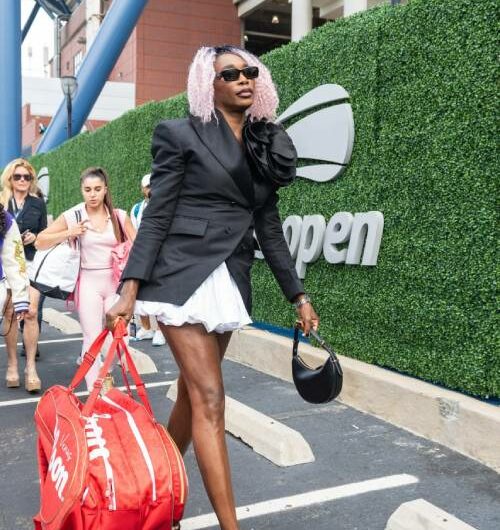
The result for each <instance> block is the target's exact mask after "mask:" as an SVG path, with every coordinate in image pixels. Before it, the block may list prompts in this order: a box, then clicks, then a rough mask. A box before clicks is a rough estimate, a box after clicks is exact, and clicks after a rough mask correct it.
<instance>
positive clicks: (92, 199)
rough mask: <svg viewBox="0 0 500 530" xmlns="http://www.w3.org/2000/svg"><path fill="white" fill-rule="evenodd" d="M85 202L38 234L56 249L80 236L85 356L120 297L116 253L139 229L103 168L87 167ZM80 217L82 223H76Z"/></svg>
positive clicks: (90, 378) (43, 245)
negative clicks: (116, 203)
mask: <svg viewBox="0 0 500 530" xmlns="http://www.w3.org/2000/svg"><path fill="white" fill-rule="evenodd" d="M80 186H81V192H82V196H83V200H84V202H82V203H80V204H77V205H76V206H74V207H73V208H70V209H69V210H67V211H65V212H63V213H62V214H61V215H60V216H59V217H58V218H57V219H56V220H55V221H54V222H53V223H52V224H51V225H50V226H49V227H48V228H47V229H46V230H44V231H43V232H42V233H41V234H39V236H38V238H37V241H36V246H37V248H38V249H47V248H51V247H52V246H54V245H57V244H58V243H61V242H63V241H65V240H66V239H72V238H79V240H80V252H81V270H80V276H79V280H78V287H77V293H76V297H75V302H76V307H77V309H78V315H79V320H80V324H81V326H82V330H83V345H82V354H84V353H85V352H86V351H87V349H88V348H89V346H90V345H91V344H92V342H93V341H94V340H95V338H96V337H97V336H98V335H99V333H100V332H101V331H102V329H103V326H104V315H105V311H106V310H107V309H109V308H110V307H111V306H112V305H113V303H114V302H115V300H116V298H117V294H116V289H117V287H118V280H117V279H115V277H114V274H113V268H112V250H113V249H114V248H115V247H116V246H117V245H118V244H120V243H122V242H124V241H125V240H130V241H133V240H134V238H135V229H134V227H133V226H132V223H131V221H130V218H129V217H128V215H127V213H126V212H125V211H124V210H119V209H115V208H113V203H112V200H111V191H110V189H109V177H108V175H107V173H106V171H105V170H104V169H102V168H100V167H91V168H88V169H86V170H85V171H84V172H83V173H82V175H81V177H80ZM76 212H79V213H80V216H81V221H78V220H77V213H76ZM100 366H101V360H100V359H96V361H95V363H94V365H93V366H92V368H91V369H90V371H89V372H88V374H87V376H86V382H87V386H88V388H89V390H91V389H92V388H93V384H94V381H95V380H96V378H97V375H98V373H99V368H100Z"/></svg>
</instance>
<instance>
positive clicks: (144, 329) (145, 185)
mask: <svg viewBox="0 0 500 530" xmlns="http://www.w3.org/2000/svg"><path fill="white" fill-rule="evenodd" d="M150 179H151V174H147V175H144V176H143V177H142V179H141V191H142V194H143V195H144V199H143V200H142V201H139V202H138V203H136V204H134V206H133V207H132V210H131V211H130V220H131V221H132V225H133V227H134V228H135V229H136V230H139V225H140V224H141V219H142V214H143V212H144V209H145V208H146V206H147V205H148V202H149V197H150V195H151V184H150ZM139 319H140V321H141V327H140V328H139V329H138V330H137V332H136V334H135V337H131V340H133V341H134V340H135V341H140V340H149V339H152V342H151V344H152V345H153V346H163V345H164V344H165V337H164V336H163V333H162V332H161V330H160V329H158V328H156V329H153V326H152V325H151V324H152V323H153V321H154V323H156V321H155V317H153V316H151V317H149V316H147V315H140V316H139Z"/></svg>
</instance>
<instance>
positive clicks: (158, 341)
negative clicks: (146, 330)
mask: <svg viewBox="0 0 500 530" xmlns="http://www.w3.org/2000/svg"><path fill="white" fill-rule="evenodd" d="M166 342H167V341H166V340H165V337H164V336H163V333H162V332H161V331H160V330H159V329H157V330H156V331H155V335H154V337H153V340H152V341H151V344H152V345H153V346H163V345H164V344H166Z"/></svg>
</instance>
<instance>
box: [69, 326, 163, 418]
mask: <svg viewBox="0 0 500 530" xmlns="http://www.w3.org/2000/svg"><path fill="white" fill-rule="evenodd" d="M108 333H109V331H108V330H104V331H103V332H102V333H101V334H100V335H99V336H98V337H97V339H96V340H95V341H94V343H93V344H92V346H91V347H90V349H89V351H88V352H87V353H86V354H85V357H84V360H83V362H82V365H81V366H80V368H79V369H78V371H77V373H76V374H75V377H74V379H73V381H74V380H75V379H76V378H77V376H81V374H83V377H84V376H85V374H86V373H87V372H88V371H89V370H90V366H92V364H93V361H92V358H93V359H94V360H95V358H96V356H97V355H98V354H99V351H100V349H101V348H102V346H103V344H104V341H105V340H106V337H107V335H108ZM126 334H127V330H126V327H125V322H124V320H123V319H119V320H118V322H117V324H116V327H115V329H114V330H113V342H112V343H111V346H110V348H109V351H108V353H107V355H106V358H105V360H104V363H103V365H102V366H101V369H100V370H99V375H98V376H97V379H96V381H95V382H94V388H93V390H92V391H91V393H90V395H89V397H88V399H87V402H86V403H85V405H84V407H83V409H82V415H83V416H90V414H91V413H92V410H93V408H94V405H95V402H96V401H97V398H98V397H99V392H100V391H101V388H102V385H103V381H104V378H105V377H106V374H107V373H108V372H109V370H110V368H111V364H112V362H113V359H114V358H115V355H118V356H120V354H119V350H121V351H122V352H123V353H124V354H125V358H126V359H127V370H128V371H129V372H130V374H131V376H132V379H133V381H134V384H135V386H136V390H137V395H138V396H139V398H140V400H141V401H142V404H143V405H144V407H145V408H146V410H147V411H148V412H149V414H150V415H151V416H152V417H153V409H152V408H151V403H150V402H149V398H148V395H147V392H146V387H145V385H144V382H143V381H142V379H141V376H140V375H139V372H138V371H137V368H136V366H135V364H134V361H133V359H132V356H131V355H130V352H129V351H128V348H127V345H126V344H125V341H124V340H123V337H124V336H125V335H126ZM86 359H88V360H87V361H86ZM84 363H85V368H84V369H82V367H83V366H84ZM89 363H91V364H89ZM122 366H123V365H122ZM83 377H80V379H79V381H77V385H78V384H80V382H81V380H82V379H83ZM73 381H72V383H71V385H70V387H69V388H68V389H74V388H75V386H73ZM77 385H76V386H77Z"/></svg>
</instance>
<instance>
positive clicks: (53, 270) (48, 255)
mask: <svg viewBox="0 0 500 530" xmlns="http://www.w3.org/2000/svg"><path fill="white" fill-rule="evenodd" d="M75 217H76V221H77V222H78V223H79V222H80V221H81V220H82V214H81V212H80V211H78V210H77V211H75ZM30 269H31V270H30V283H31V285H32V286H33V287H34V288H35V289H37V290H38V291H40V292H41V293H42V294H44V295H45V296H48V297H49V298H58V299H60V300H67V299H68V297H69V296H70V295H71V294H73V292H74V291H75V287H76V284H77V282H78V276H79V275H80V244H79V241H78V239H75V241H74V242H70V241H63V242H62V243H59V244H58V245H56V246H54V247H52V248H49V249H47V250H38V251H37V253H36V254H35V258H34V259H33V267H31V268H30Z"/></svg>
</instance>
